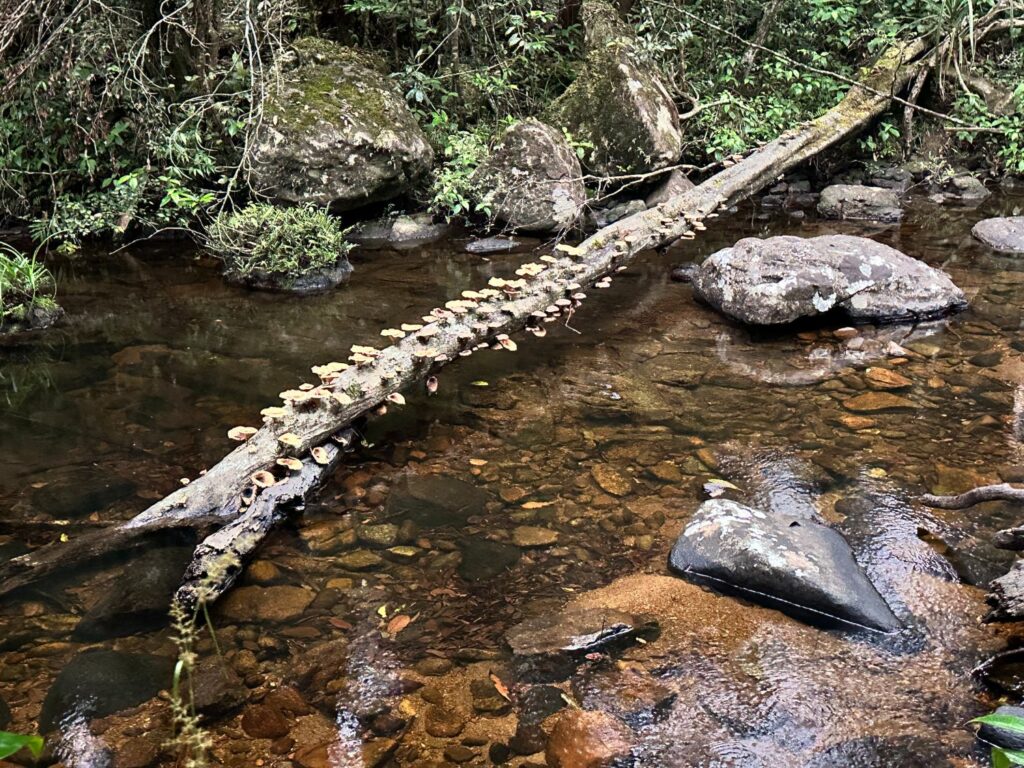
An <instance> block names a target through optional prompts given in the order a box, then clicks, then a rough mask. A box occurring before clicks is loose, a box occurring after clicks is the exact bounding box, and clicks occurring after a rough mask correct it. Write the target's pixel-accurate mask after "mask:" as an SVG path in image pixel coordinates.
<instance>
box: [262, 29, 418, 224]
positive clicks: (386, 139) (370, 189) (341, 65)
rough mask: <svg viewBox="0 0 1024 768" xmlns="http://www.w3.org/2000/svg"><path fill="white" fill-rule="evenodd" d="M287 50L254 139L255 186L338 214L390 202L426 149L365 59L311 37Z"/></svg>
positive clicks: (414, 177)
mask: <svg viewBox="0 0 1024 768" xmlns="http://www.w3.org/2000/svg"><path fill="white" fill-rule="evenodd" d="M293 49H294V53H293V56H291V57H290V58H291V66H290V67H288V66H285V67H284V68H282V70H281V71H280V73H279V79H278V84H277V86H276V87H274V88H272V89H271V92H270V93H269V94H268V96H267V99H266V102H265V105H264V118H263V121H262V122H261V124H260V130H259V133H258V135H257V136H256V142H255V151H254V155H253V159H254V164H253V165H254V174H255V178H254V185H255V187H256V188H257V189H259V190H260V191H261V192H263V193H264V194H266V195H268V196H269V197H272V198H274V199H276V200H280V201H283V202H287V203H306V202H309V203H313V204H314V205H320V206H330V207H332V208H334V209H336V210H345V209H349V208H356V207H358V206H361V205H365V204H366V203H369V202H374V201H376V200H387V199H389V198H392V197H395V196H396V195H399V194H401V193H402V192H404V191H406V190H407V189H408V188H409V187H410V186H411V185H412V184H413V183H415V182H416V181H418V180H419V178H420V177H421V176H423V175H424V174H425V173H426V172H427V171H428V170H429V169H430V166H431V164H432V162H433V150H431V148H430V144H429V143H428V142H427V139H426V137H425V136H424V135H423V131H422V130H420V127H419V125H418V124H417V122H416V118H415V117H414V116H413V114H412V112H411V111H410V110H409V108H408V106H407V105H406V103H405V100H404V99H403V98H402V96H401V94H399V93H398V92H397V91H396V90H395V88H394V86H393V84H392V83H391V82H390V81H389V80H388V78H387V77H386V76H385V75H384V74H383V73H381V72H380V71H379V70H378V68H377V66H378V65H377V62H376V61H375V60H374V59H373V58H371V57H370V56H369V55H367V54H364V53H360V52H358V51H355V50H353V49H351V48H346V47H344V46H341V45H338V44H336V43H332V42H330V41H327V40H321V39H315V38H307V39H304V40H299V41H297V42H296V43H295V44H294V46H293Z"/></svg>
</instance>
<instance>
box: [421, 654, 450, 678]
mask: <svg viewBox="0 0 1024 768" xmlns="http://www.w3.org/2000/svg"><path fill="white" fill-rule="evenodd" d="M451 668H452V663H451V661H449V660H448V659H441V658H438V657H437V656H428V657H427V658H425V659H421V660H420V661H418V662H416V671H417V672H419V673H420V674H421V675H425V676H427V677H437V676H440V675H444V674H447V673H448V672H449V671H451Z"/></svg>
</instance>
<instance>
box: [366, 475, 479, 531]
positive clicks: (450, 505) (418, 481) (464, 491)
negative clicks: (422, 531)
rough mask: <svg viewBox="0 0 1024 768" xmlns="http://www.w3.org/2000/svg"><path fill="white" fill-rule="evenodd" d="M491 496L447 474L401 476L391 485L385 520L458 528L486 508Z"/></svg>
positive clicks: (430, 526) (425, 526)
mask: <svg viewBox="0 0 1024 768" xmlns="http://www.w3.org/2000/svg"><path fill="white" fill-rule="evenodd" d="M493 498H494V497H493V496H491V494H490V493H488V492H487V491H485V490H483V489H482V488H477V487H476V486H475V485H470V484H469V483H466V482H463V481H462V480H458V479H456V478H454V477H449V476H447V475H411V474H410V475H403V476H402V477H401V478H400V479H399V480H398V481H397V482H396V483H395V485H394V486H393V487H392V488H391V493H390V495H389V496H388V500H387V504H386V506H385V510H384V511H385V515H386V516H387V517H388V519H392V520H396V519H403V518H408V519H410V520H412V521H413V522H414V523H416V524H417V525H420V526H422V527H424V528H439V527H442V526H446V525H450V526H454V527H461V526H462V525H464V524H465V522H466V520H467V519H468V518H470V517H472V516H474V515H481V514H483V513H484V512H485V511H486V507H487V503H488V502H489V501H491V500H492V499H493Z"/></svg>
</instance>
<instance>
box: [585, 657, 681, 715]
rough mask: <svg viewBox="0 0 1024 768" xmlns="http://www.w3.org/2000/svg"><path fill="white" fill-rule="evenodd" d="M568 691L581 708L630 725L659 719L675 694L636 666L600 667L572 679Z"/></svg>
mask: <svg viewBox="0 0 1024 768" xmlns="http://www.w3.org/2000/svg"><path fill="white" fill-rule="evenodd" d="M572 691H573V694H574V696H575V697H576V700H577V701H578V702H579V703H580V705H581V706H582V707H583V708H584V709H594V710H598V711H601V712H607V713H608V714H610V715H614V716H615V717H617V718H618V719H620V720H622V721H623V722H625V723H628V724H629V725H630V726H632V727H633V728H640V727H642V726H644V725H649V724H651V723H653V722H655V721H657V720H659V719H661V718H662V717H663V716H664V715H665V714H666V712H667V710H668V708H669V707H670V706H671V704H672V702H673V700H674V699H675V693H674V692H673V691H672V690H671V689H670V688H668V687H667V686H665V685H664V684H663V683H661V682H660V681H659V680H658V679H656V678H655V677H653V676H651V674H650V673H648V672H647V671H646V670H644V669H643V667H640V666H639V665H624V666H622V667H621V668H619V667H610V666H601V667H598V668H596V669H595V668H592V669H587V670H584V671H583V672H582V673H581V674H579V675H578V676H576V677H575V678H573V681H572Z"/></svg>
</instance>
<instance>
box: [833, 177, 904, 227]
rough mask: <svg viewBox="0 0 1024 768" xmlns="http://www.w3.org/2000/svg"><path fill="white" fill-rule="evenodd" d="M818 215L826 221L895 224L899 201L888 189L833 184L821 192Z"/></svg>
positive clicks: (900, 210) (899, 217)
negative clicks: (844, 220)
mask: <svg viewBox="0 0 1024 768" xmlns="http://www.w3.org/2000/svg"><path fill="white" fill-rule="evenodd" d="M818 213H820V214H821V215H822V216H824V217H825V218H828V219H858V220H866V221H882V222H887V223H889V222H896V221H899V220H900V219H902V218H903V209H902V208H901V207H900V200H899V198H898V197H897V196H896V193H895V192H893V191H892V190H891V189H882V188H881V187H863V186H860V185H859V184H833V185H832V186H830V187H825V189H823V190H822V191H821V198H820V199H819V200H818Z"/></svg>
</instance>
